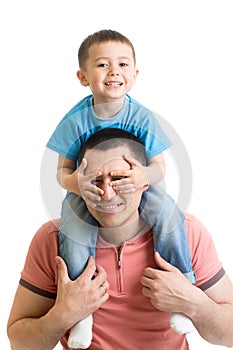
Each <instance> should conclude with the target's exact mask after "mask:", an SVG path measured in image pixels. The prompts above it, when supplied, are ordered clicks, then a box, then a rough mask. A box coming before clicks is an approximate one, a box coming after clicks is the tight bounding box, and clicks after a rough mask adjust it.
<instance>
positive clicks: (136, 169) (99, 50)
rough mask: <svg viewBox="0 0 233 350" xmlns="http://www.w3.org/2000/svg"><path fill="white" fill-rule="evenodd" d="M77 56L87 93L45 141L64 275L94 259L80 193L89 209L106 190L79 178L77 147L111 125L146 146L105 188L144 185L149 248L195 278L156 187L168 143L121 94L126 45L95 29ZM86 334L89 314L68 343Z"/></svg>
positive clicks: (130, 63)
mask: <svg viewBox="0 0 233 350" xmlns="http://www.w3.org/2000/svg"><path fill="white" fill-rule="evenodd" d="M78 58H79V67H80V69H79V70H78V72H77V77H78V79H79V80H80V83H81V84H82V85H83V86H85V87H86V86H89V87H90V89H91V91H92V95H89V96H87V97H85V98H84V99H83V100H81V101H80V102H79V103H78V104H77V105H76V106H74V107H73V108H72V109H71V111H70V112H68V114H66V116H65V117H64V118H63V119H62V120H61V122H60V123H59V125H58V126H57V128H56V130H55V131H54V133H53V135H52V136H51V138H50V140H49V141H48V143H47V147H48V148H50V149H52V150H54V151H56V152H57V153H59V162H58V171H57V178H58V181H59V183H60V185H61V186H62V187H63V188H65V189H66V190H67V191H68V193H67V196H66V198H65V200H64V201H63V206H62V222H61V227H60V233H59V239H60V254H61V256H62V257H63V258H64V260H65V261H66V263H67V266H68V271H69V274H70V277H71V278H72V279H75V278H77V276H79V275H80V274H81V272H82V271H83V269H84V267H85V265H86V262H87V260H88V257H89V256H90V255H93V256H95V246H96V240H97V231H98V230H97V223H96V222H95V220H94V219H93V218H92V217H91V216H90V214H88V212H87V210H85V206H84V205H83V200H82V198H85V200H86V201H87V202H88V204H90V205H92V206H94V207H97V206H98V202H99V201H100V200H101V197H102V196H106V195H107V194H104V193H103V191H102V190H101V189H100V188H98V186H95V184H94V179H95V178H98V176H99V174H92V176H85V168H86V165H87V163H86V160H85V159H84V160H83V161H82V163H81V164H78V157H79V151H80V148H81V146H82V145H83V143H84V142H85V141H86V140H87V139H88V137H89V136H90V135H91V134H93V133H95V132H96V131H97V130H99V129H102V128H109V127H114V128H119V129H124V130H127V131H129V132H131V133H133V134H135V136H137V137H138V138H139V139H140V141H141V142H142V143H143V144H144V145H145V148H146V152H147V166H145V167H142V166H139V165H138V163H137V162H136V161H135V160H134V159H132V158H130V157H129V156H128V155H125V160H126V161H127V162H128V163H129V164H130V166H131V170H130V171H128V172H127V173H122V172H120V171H117V170H116V171H115V172H114V174H111V175H114V177H115V180H114V181H113V182H112V183H111V185H112V188H113V190H114V191H116V192H124V193H125V192H127V193H130V192H133V191H134V190H136V189H138V188H142V187H143V186H146V185H150V188H149V190H148V191H146V192H145V195H144V196H143V198H142V201H141V206H140V213H141V215H142V217H143V218H144V219H145V220H146V221H147V222H149V224H150V225H151V226H152V228H153V232H154V249H155V250H157V251H159V252H160V254H161V255H162V256H163V257H164V258H165V259H166V260H167V261H169V262H170V263H171V264H173V265H174V266H176V267H178V268H179V269H180V270H181V272H183V273H184V274H185V275H186V277H187V278H188V279H189V280H190V282H191V283H195V282H196V281H195V274H194V272H193V271H192V263H191V259H190V255H189V250H188V245H187V240H186V235H185V230H184V216H183V213H181V212H180V210H179V209H178V208H177V207H176V205H175V203H174V201H173V200H172V199H171V198H170V197H169V196H168V195H167V194H166V193H164V191H163V190H162V189H161V188H160V187H159V186H156V184H157V183H159V182H160V181H161V180H162V178H163V177H164V174H165V162H164V158H163V155H162V152H163V151H164V150H166V149H168V148H169V147H170V146H171V142H170V140H169V139H168V138H167V136H166V135H165V133H164V132H163V130H162V129H161V127H160V126H159V124H158V122H157V120H156V118H155V116H154V114H153V113H152V112H151V111H150V110H148V109H147V108H145V107H144V106H142V105H141V104H140V103H138V102H137V101H135V100H134V99H132V98H131V97H130V96H129V95H128V92H129V91H130V90H131V88H132V87H133V85H134V83H135V81H136V78H137V74H138V70H137V68H136V58H135V51H134V47H133V45H132V43H131V42H130V41H129V40H128V38H126V37H125V36H123V35H122V34H120V33H118V32H116V31H112V30H101V31H99V32H96V33H94V34H92V35H90V36H88V37H87V38H86V39H85V40H84V41H83V43H82V44H81V46H80V48H79V53H78ZM136 173H137V174H140V177H139V179H140V181H135V178H138V176H135V174H136ZM153 185H155V186H153ZM81 197H82V198H81ZM77 207H78V208H79V215H78V216H77V215H76V212H77V210H73V209H72V208H77ZM152 209H153V210H152ZM155 209H156V214H155ZM176 317H177V315H176ZM182 321H183V319H182ZM188 321H189V320H187V326H189V325H188ZM171 326H172V327H173V328H174V329H175V330H176V331H177V332H180V333H184V332H188V331H189V330H188V329H186V328H185V327H186V326H185V324H184V329H183V326H181V328H179V325H178V324H177V323H176V318H175V317H174V318H173V320H172V319H171ZM91 339H92V318H91V317H89V318H87V319H85V320H83V321H81V322H79V323H78V324H77V325H76V326H74V327H73V328H72V330H71V334H70V338H69V346H70V347H72V348H87V347H88V346H89V345H90V343H91Z"/></svg>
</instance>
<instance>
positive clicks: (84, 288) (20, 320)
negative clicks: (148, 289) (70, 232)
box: [7, 257, 108, 350]
mask: <svg viewBox="0 0 233 350" xmlns="http://www.w3.org/2000/svg"><path fill="white" fill-rule="evenodd" d="M57 260H58V290H57V298H56V301H54V300H52V299H49V298H45V297H43V296H40V295H38V294H36V293H33V292H31V291H30V290H28V289H26V288H25V287H22V286H19V287H18V289H17V292H16V295H15V300H14V303H13V306H12V309H11V313H10V317H9V321H8V326H7V331H8V337H9V339H10V342H11V346H12V350H51V349H53V348H54V347H55V345H56V344H57V343H58V342H59V340H60V339H61V338H62V336H63V335H64V334H65V333H66V331H67V330H68V329H70V328H71V327H72V326H73V325H74V324H75V323H77V322H79V321H80V320H82V319H84V318H85V317H87V316H88V315H89V314H91V313H92V312H94V311H95V310H97V309H98V308H99V307H100V305H101V304H102V303H104V302H105V301H106V300H107V299H108V293H106V289H105V288H102V287H101V286H102V285H103V284H104V286H105V287H106V288H108V283H107V281H106V273H105V271H104V270H103V269H102V268H101V267H99V266H98V267H97V272H96V265H95V262H94V259H93V258H92V257H91V258H90V259H89V262H88V265H87V268H86V269H85V271H84V273H83V274H82V275H81V276H80V277H78V278H77V279H76V280H75V281H71V280H70V279H69V277H68V274H67V268H66V265H65V263H64V261H63V260H62V259H61V258H58V257H57ZM95 273H96V276H95V278H94V279H93V275H94V274H95Z"/></svg>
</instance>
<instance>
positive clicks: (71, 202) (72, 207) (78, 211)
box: [59, 193, 98, 280]
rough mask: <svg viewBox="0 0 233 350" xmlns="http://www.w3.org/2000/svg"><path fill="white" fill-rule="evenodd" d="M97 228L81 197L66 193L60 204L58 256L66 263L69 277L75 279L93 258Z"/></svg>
mask: <svg viewBox="0 0 233 350" xmlns="http://www.w3.org/2000/svg"><path fill="white" fill-rule="evenodd" d="M97 234H98V226H97V223H96V221H95V220H94V218H93V217H92V216H91V215H90V213H89V211H88V210H87V208H86V205H85V203H84V201H83V200H82V198H81V197H79V196H77V195H75V194H74V193H68V194H67V196H66V198H65V199H64V201H63V203H62V215H61V226H60V232H59V240H60V255H61V257H62V258H63V259H64V260H65V261H66V264H67V267H68V272H69V276H70V278H71V279H72V280H74V279H76V278H77V277H78V276H79V275H80V274H81V273H82V272H83V270H84V268H85V267H86V264H87V261H88V258H89V257H90V256H91V255H92V256H94V257H95V248H96V240H97Z"/></svg>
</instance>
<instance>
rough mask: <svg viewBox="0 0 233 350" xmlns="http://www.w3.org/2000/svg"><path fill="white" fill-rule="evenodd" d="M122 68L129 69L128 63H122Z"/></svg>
mask: <svg viewBox="0 0 233 350" xmlns="http://www.w3.org/2000/svg"><path fill="white" fill-rule="evenodd" d="M120 66H121V67H128V64H127V63H120Z"/></svg>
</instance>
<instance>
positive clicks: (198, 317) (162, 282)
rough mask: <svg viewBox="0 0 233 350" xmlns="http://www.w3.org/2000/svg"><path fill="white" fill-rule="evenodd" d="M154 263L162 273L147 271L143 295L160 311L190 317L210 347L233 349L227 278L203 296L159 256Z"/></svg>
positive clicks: (232, 292) (232, 302)
mask: <svg viewBox="0 0 233 350" xmlns="http://www.w3.org/2000/svg"><path fill="white" fill-rule="evenodd" d="M155 262H156V264H157V266H158V267H160V268H161V269H162V270H157V269H152V268H146V269H145V271H144V275H143V277H142V279H141V282H142V285H143V289H142V292H143V294H144V295H145V296H147V297H148V298H149V299H150V301H151V303H152V304H153V305H154V307H156V308H157V309H159V310H161V311H165V312H178V313H183V314H185V315H186V316H188V317H189V318H190V319H191V320H192V322H193V324H194V325H195V327H196V329H197V331H198V332H199V333H200V335H201V336H202V337H203V338H204V339H205V340H207V341H208V342H210V343H213V344H217V345H223V346H229V347H232V346H233V331H232V327H233V286H232V283H231V281H230V280H229V278H228V277H227V276H226V275H224V276H223V277H222V278H221V279H220V280H219V281H218V282H217V283H216V284H214V285H213V286H212V287H210V288H208V289H207V290H206V291H205V292H203V291H202V290H201V289H200V288H198V287H195V286H194V285H192V284H191V283H190V282H189V281H188V280H187V278H186V277H184V275H183V274H182V273H181V272H180V271H179V270H178V269H177V268H175V267H174V266H172V265H171V264H169V263H168V262H166V261H165V260H164V259H162V258H161V257H160V255H159V254H158V253H156V254H155Z"/></svg>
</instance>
